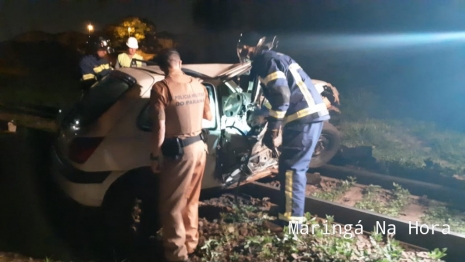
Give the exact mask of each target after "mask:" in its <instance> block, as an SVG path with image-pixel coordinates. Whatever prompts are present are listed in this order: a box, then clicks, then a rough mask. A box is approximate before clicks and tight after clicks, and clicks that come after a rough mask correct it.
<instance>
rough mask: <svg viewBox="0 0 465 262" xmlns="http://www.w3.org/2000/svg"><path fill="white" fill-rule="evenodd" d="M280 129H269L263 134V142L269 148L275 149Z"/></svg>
mask: <svg viewBox="0 0 465 262" xmlns="http://www.w3.org/2000/svg"><path fill="white" fill-rule="evenodd" d="M278 132H279V129H268V130H267V131H266V132H265V135H264V136H263V140H262V143H263V144H264V145H265V146H267V147H268V148H269V149H271V150H274V149H275V145H274V140H275V139H276V138H277V137H278Z"/></svg>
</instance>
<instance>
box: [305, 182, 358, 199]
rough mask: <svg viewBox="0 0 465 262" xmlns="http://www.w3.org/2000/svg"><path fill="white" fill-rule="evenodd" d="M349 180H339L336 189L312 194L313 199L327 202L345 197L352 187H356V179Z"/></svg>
mask: <svg viewBox="0 0 465 262" xmlns="http://www.w3.org/2000/svg"><path fill="white" fill-rule="evenodd" d="M348 178H349V180H350V181H349V180H339V181H337V183H336V184H335V185H334V187H332V188H330V189H329V190H323V191H317V192H315V193H313V194H312V196H313V197H316V198H319V199H323V200H327V201H336V200H337V199H339V198H340V197H342V195H344V194H345V193H346V192H347V191H348V190H349V189H350V188H351V187H352V186H354V185H355V177H350V176H349V177H348Z"/></svg>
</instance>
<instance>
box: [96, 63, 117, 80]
mask: <svg viewBox="0 0 465 262" xmlns="http://www.w3.org/2000/svg"><path fill="white" fill-rule="evenodd" d="M112 70H113V68H111V66H110V63H108V62H107V61H105V63H102V64H100V65H98V66H95V67H94V72H95V74H96V75H97V77H98V78H99V79H101V78H103V77H104V76H106V75H108V74H109V73H111V71H112Z"/></svg>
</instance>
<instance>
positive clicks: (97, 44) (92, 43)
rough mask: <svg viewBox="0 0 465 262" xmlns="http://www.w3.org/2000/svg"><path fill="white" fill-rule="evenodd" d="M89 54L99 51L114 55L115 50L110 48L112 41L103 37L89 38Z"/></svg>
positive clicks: (87, 43)
mask: <svg viewBox="0 0 465 262" xmlns="http://www.w3.org/2000/svg"><path fill="white" fill-rule="evenodd" d="M86 46H87V48H86V49H87V52H88V53H95V52H97V51H99V50H105V51H107V53H108V54H111V53H113V51H114V50H113V48H112V47H111V46H110V40H108V39H105V38H103V37H101V36H89V39H87V42H86Z"/></svg>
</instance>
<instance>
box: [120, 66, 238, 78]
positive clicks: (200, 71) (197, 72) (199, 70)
mask: <svg viewBox="0 0 465 262" xmlns="http://www.w3.org/2000/svg"><path fill="white" fill-rule="evenodd" d="M239 67H244V65H243V64H240V63H236V64H227V63H211V64H185V65H183V66H182V69H183V71H184V72H185V73H188V74H190V75H194V76H196V77H200V78H218V77H221V76H224V75H225V74H228V73H229V72H230V71H234V70H233V69H235V68H239ZM119 70H121V71H123V72H127V73H130V72H134V71H132V70H141V71H146V72H148V73H150V74H155V75H159V76H160V75H161V76H164V73H163V71H161V69H160V67H159V66H157V65H149V66H144V67H130V68H120V69H119Z"/></svg>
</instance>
